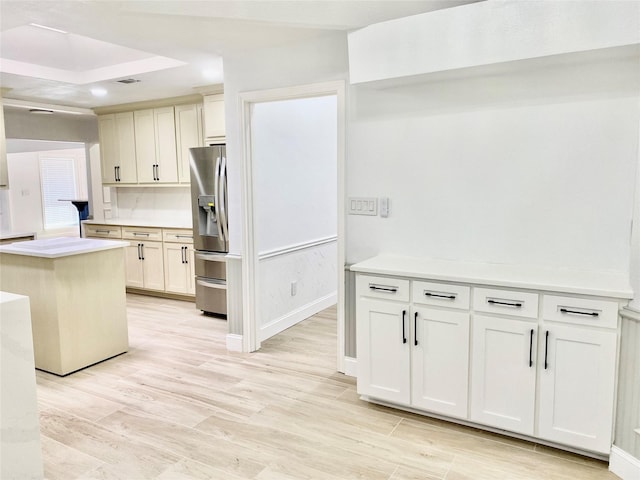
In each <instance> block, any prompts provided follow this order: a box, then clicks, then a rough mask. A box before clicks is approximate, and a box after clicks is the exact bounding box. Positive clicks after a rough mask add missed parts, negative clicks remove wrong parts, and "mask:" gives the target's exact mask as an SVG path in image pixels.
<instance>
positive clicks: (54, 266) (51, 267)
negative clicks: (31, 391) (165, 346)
mask: <svg viewBox="0 0 640 480" xmlns="http://www.w3.org/2000/svg"><path fill="white" fill-rule="evenodd" d="M126 245H127V242H122V241H113V240H95V239H84V238H51V239H44V240H33V241H29V242H20V243H15V244H11V245H6V246H0V290H2V291H5V292H11V293H15V294H19V295H26V296H28V297H29V299H30V302H31V323H32V331H33V347H34V356H35V366H36V368H38V369H40V370H44V371H46V372H50V373H54V374H56V375H67V374H69V373H72V372H75V371H77V370H79V369H81V368H84V367H87V366H89V365H92V364H94V363H97V362H100V361H102V360H106V359H108V358H111V357H113V356H115V355H119V354H121V353H124V352H126V351H127V349H128V346H129V341H128V333H127V313H126V297H125V272H124V247H125V246H126Z"/></svg>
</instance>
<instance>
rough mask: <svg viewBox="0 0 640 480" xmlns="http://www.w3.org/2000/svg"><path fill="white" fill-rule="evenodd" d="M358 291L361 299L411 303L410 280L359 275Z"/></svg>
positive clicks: (357, 278) (357, 281)
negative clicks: (368, 298)
mask: <svg viewBox="0 0 640 480" xmlns="http://www.w3.org/2000/svg"><path fill="white" fill-rule="evenodd" d="M356 289H357V292H358V296H359V297H370V298H380V299H383V300H397V301H401V302H408V301H409V280H402V279H399V278H393V277H377V276H375V275H361V274H358V276H357V277H356Z"/></svg>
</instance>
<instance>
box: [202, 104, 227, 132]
mask: <svg viewBox="0 0 640 480" xmlns="http://www.w3.org/2000/svg"><path fill="white" fill-rule="evenodd" d="M202 108H203V113H204V136H205V138H206V139H207V140H209V141H213V142H215V141H220V142H224V139H225V135H226V128H225V120H224V95H222V94H219V95H205V96H204V97H203V99H202Z"/></svg>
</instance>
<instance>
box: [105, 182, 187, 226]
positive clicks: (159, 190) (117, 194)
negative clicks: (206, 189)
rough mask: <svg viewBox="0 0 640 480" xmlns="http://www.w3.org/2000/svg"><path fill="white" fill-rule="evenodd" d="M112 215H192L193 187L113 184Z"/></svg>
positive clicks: (181, 218) (163, 217)
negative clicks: (118, 185)
mask: <svg viewBox="0 0 640 480" xmlns="http://www.w3.org/2000/svg"><path fill="white" fill-rule="evenodd" d="M111 193H112V194H111V203H112V212H113V217H114V218H115V217H117V218H127V219H144V220H176V221H187V222H188V221H190V219H191V190H190V188H189V186H185V187H141V188H137V187H133V188H114V189H112V192H111Z"/></svg>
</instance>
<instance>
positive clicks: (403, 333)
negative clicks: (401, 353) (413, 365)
mask: <svg viewBox="0 0 640 480" xmlns="http://www.w3.org/2000/svg"><path fill="white" fill-rule="evenodd" d="M406 315H407V311H406V310H402V343H407V335H406V333H405V331H404V317H405V316H406Z"/></svg>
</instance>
